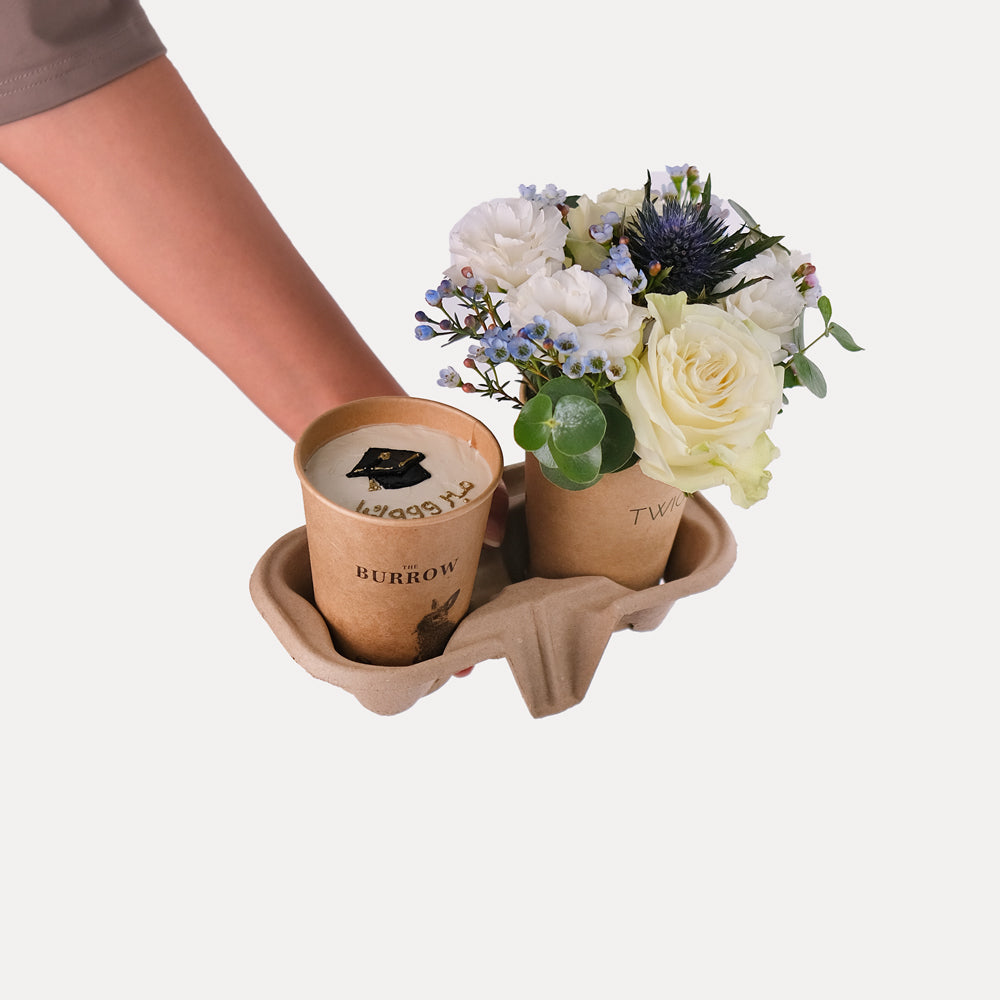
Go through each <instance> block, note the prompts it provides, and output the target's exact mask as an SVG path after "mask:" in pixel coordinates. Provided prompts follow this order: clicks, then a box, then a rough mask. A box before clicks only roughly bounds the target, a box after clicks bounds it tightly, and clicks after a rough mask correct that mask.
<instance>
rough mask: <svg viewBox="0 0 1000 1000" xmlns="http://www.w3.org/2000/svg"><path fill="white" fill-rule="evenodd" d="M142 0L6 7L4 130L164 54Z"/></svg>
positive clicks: (0, 14) (2, 16) (2, 28)
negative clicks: (7, 124)
mask: <svg viewBox="0 0 1000 1000" xmlns="http://www.w3.org/2000/svg"><path fill="white" fill-rule="evenodd" d="M164 52H166V48H165V47H164V45H163V43H162V42H161V41H160V39H159V38H158V37H157V35H156V32H155V31H154V30H153V28H152V26H151V25H150V23H149V21H148V20H147V19H146V15H145V13H144V12H143V10H142V8H141V7H140V6H139V3H138V2H137V0H0V125H3V124H5V123H6V122H11V121H15V120H16V119H18V118H27V117H28V116H29V115H34V114H37V113H38V112H40V111H47V110H48V109H49V108H54V107H56V105H59V104H64V103H66V102H67V101H71V100H73V99H74V98H75V97H79V96H80V95H81V94H86V93H88V92H89V91H91V90H96V89H97V88H98V87H101V86H103V85H104V84H105V83H109V82H110V81H112V80H114V79H115V78H116V77H119V76H122V75H123V74H125V73H128V72H129V71H130V70H133V69H136V68H137V67H139V66H141V65H143V63H146V62H149V60H151V59H155V58H156V57H157V56H160V55H163V53H164Z"/></svg>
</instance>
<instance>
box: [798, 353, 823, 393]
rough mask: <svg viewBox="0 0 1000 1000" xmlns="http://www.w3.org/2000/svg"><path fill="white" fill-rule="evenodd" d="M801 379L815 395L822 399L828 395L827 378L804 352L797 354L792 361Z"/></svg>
mask: <svg viewBox="0 0 1000 1000" xmlns="http://www.w3.org/2000/svg"><path fill="white" fill-rule="evenodd" d="M791 364H792V366H793V367H794V368H795V374H796V375H798V377H799V381H800V382H801V383H802V384H803V385H804V386H805V387H806V388H807V389H808V390H809V391H810V392H811V393H812V394H813V395H814V396H818V397H819V398H820V399H822V398H823V397H824V396H825V395H826V379H825V378H823V373H822V372H821V371H820V370H819V369H818V368H817V367H816V365H814V364H813V362H812V361H810V360H809V359H808V358H807V357H806V356H805V355H804V354H796V355H795V357H793V358H792V361H791Z"/></svg>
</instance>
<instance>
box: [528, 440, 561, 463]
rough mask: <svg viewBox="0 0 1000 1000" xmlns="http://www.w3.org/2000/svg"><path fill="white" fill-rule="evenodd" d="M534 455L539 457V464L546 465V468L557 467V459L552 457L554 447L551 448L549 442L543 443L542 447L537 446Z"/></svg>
mask: <svg viewBox="0 0 1000 1000" xmlns="http://www.w3.org/2000/svg"><path fill="white" fill-rule="evenodd" d="M532 455H534V456H535V458H537V459H538V464H539V465H544V466H545V467H546V468H549V469H554V468H555V467H556V460H555V459H554V458H553V457H552V449H551V448H549V446H548V444H543V445H542V446H541V448H536V449H535V450H534V451H533V452H532Z"/></svg>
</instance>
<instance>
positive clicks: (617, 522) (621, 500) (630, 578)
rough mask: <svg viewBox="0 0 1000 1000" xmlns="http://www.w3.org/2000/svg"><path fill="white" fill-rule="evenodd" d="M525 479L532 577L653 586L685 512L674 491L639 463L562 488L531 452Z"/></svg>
mask: <svg viewBox="0 0 1000 1000" xmlns="http://www.w3.org/2000/svg"><path fill="white" fill-rule="evenodd" d="M524 475H525V518H526V520H527V524H528V547H529V551H530V553H531V556H530V563H531V575H532V576H544V577H550V578H555V579H564V578H566V577H571V576H595V575H603V576H606V577H608V578H609V579H611V580H614V581H615V583H620V584H621V585H622V586H623V587H631V588H632V589H633V590H643V589H645V588H646V587H654V586H656V584H657V583H659V581H660V579H661V578H662V577H663V567H664V566H665V565H666V564H667V559H668V557H669V556H670V549H671V547H672V546H673V543H674V536H675V535H676V534H677V528H678V526H679V525H680V523H681V515H682V514H683V512H684V504H685V501H686V499H687V498H686V496H685V494H684V493H683V492H682V491H681V490H678V489H676V488H675V487H673V486H668V485H667V484H666V483H660V482H657V481H656V480H655V479H650V478H649V477H648V476H646V475H643V473H642V471H641V470H640V469H639V466H638V465H633V466H631V467H630V468H628V469H626V470H624V471H623V472H615V473H613V474H612V475H608V476H603V477H602V478H601V479H600V480H599V481H598V482H597V483H596V484H595V485H594V486H590V487H588V488H587V489H585V490H578V491H573V490H564V489H560V488H559V487H558V486H554V485H553V484H552V483H550V482H549V481H548V480H547V479H546V478H545V476H544V475H543V474H542V469H541V466H540V465H539V464H538V461H537V460H536V459H535V456H534V455H530V454H529V455H527V456H526V458H525V462H524ZM595 511H599V512H600V515H599V517H595V513H594V512H595Z"/></svg>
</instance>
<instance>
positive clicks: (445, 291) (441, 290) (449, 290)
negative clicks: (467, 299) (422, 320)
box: [435, 278, 455, 299]
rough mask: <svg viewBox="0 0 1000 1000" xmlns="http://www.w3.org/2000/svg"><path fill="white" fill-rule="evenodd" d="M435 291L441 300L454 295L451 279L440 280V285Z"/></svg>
mask: <svg viewBox="0 0 1000 1000" xmlns="http://www.w3.org/2000/svg"><path fill="white" fill-rule="evenodd" d="M435 291H437V292H438V294H439V295H440V296H441V298H443V299H446V298H448V297H449V296H451V295H454V293H455V286H454V284H452V280H451V278H445V279H443V280H442V282H441V284H440V285H438V286H437V288H436V289H435Z"/></svg>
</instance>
